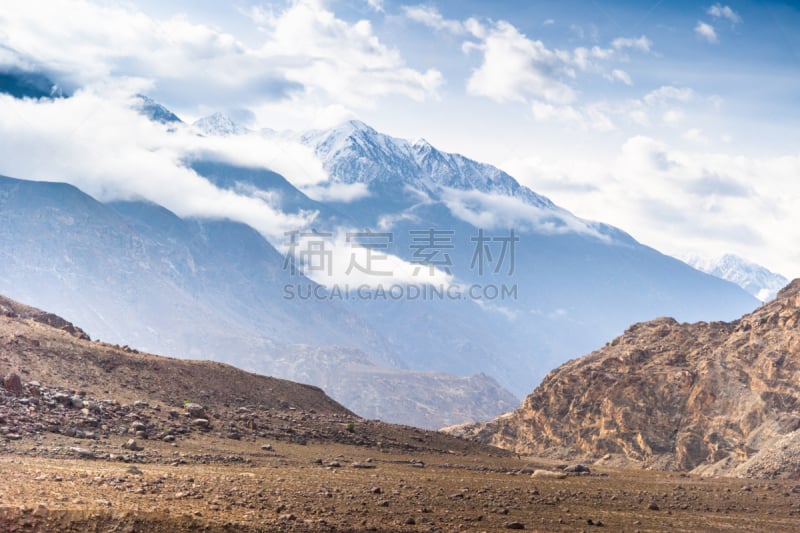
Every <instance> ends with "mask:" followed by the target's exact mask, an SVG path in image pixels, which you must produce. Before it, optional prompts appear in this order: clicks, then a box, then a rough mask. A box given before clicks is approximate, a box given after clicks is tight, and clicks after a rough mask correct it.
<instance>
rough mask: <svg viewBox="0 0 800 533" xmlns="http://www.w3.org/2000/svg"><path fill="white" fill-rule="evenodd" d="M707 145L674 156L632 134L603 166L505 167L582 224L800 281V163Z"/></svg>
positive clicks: (593, 162)
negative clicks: (799, 206)
mask: <svg viewBox="0 0 800 533" xmlns="http://www.w3.org/2000/svg"><path fill="white" fill-rule="evenodd" d="M700 134H701V135H702V132H700ZM705 146H707V145H703V144H700V145H689V146H688V147H687V148H686V149H677V148H675V147H674V146H672V145H670V144H669V143H666V142H664V141H661V140H658V139H656V138H653V137H649V136H636V137H631V138H629V139H628V140H627V141H625V142H624V143H623V144H622V145H621V146H620V148H619V151H618V152H617V153H616V155H611V154H610V155H609V156H606V155H605V154H603V155H602V157H604V158H605V157H607V158H605V159H602V160H601V159H597V158H583V159H581V160H559V159H555V158H547V157H544V156H539V157H536V158H525V159H517V160H511V161H508V162H507V163H504V164H503V168H504V169H505V170H507V171H509V172H510V173H511V174H512V175H514V176H516V177H517V178H518V179H520V181H521V182H523V183H526V184H528V185H530V186H532V187H535V190H537V191H538V192H541V193H543V194H547V195H548V196H550V197H552V198H553V200H554V201H556V202H557V203H558V204H560V205H565V206H569V208H570V209H571V210H572V211H573V212H575V213H576V214H578V215H580V216H581V217H586V218H589V219H595V220H603V221H604V222H607V223H610V224H613V225H615V226H617V227H620V228H624V229H626V230H629V231H631V232H632V233H633V236H634V237H635V238H637V239H638V240H640V241H641V242H643V243H645V244H648V245H651V246H655V247H656V248H657V249H659V250H661V251H663V252H666V253H670V254H673V255H676V256H683V255H685V254H687V253H700V254H703V255H708V254H712V255H714V254H718V255H721V254H724V253H736V254H739V255H741V256H743V257H749V258H752V259H754V260H756V261H757V262H759V263H761V264H764V265H766V266H767V267H769V268H770V269H772V270H774V271H777V272H782V273H783V274H784V275H786V276H790V277H791V276H795V277H796V276H800V269H798V267H797V265H798V264H800V249H798V248H797V246H796V243H797V242H800V213H798V211H797V210H796V208H794V207H793V205H794V204H796V203H797V201H798V199H800V183H798V181H797V180H796V179H794V176H797V175H798V173H800V156H799V155H791V156H782V157H750V156H744V155H740V154H726V153H719V152H715V151H711V150H709V149H708V148H705ZM598 157H600V156H598ZM767 176H768V177H769V178H771V179H765V177H767Z"/></svg>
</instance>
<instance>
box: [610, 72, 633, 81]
mask: <svg viewBox="0 0 800 533" xmlns="http://www.w3.org/2000/svg"><path fill="white" fill-rule="evenodd" d="M611 76H612V77H613V78H614V79H615V80H619V81H621V82H622V83H624V84H625V85H633V80H631V76H630V74H628V73H627V72H625V71H624V70H621V69H618V68H615V69H614V70H612V71H611Z"/></svg>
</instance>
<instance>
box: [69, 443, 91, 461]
mask: <svg viewBox="0 0 800 533" xmlns="http://www.w3.org/2000/svg"><path fill="white" fill-rule="evenodd" d="M69 450H70V451H71V452H72V453H74V454H76V455H77V456H78V457H80V458H82V459H94V452H93V451H92V450H87V449H86V448H79V447H77V446H75V447H72V448H70V449H69Z"/></svg>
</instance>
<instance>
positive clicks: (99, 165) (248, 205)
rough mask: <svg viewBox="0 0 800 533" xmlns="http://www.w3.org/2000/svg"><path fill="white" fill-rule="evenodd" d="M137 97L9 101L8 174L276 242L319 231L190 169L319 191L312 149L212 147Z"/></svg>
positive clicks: (231, 140) (103, 94)
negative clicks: (251, 170) (226, 170)
mask: <svg viewBox="0 0 800 533" xmlns="http://www.w3.org/2000/svg"><path fill="white" fill-rule="evenodd" d="M131 89H132V88H131V87H119V86H114V85H102V86H94V87H89V88H86V89H83V90H81V91H78V92H77V93H76V94H75V95H74V96H73V97H71V98H65V99H56V100H52V101H49V100H41V101H36V100H16V99H13V98H11V97H9V96H6V95H0V109H3V112H2V120H0V137H2V138H3V139H4V141H3V143H0V162H1V163H0V173H2V174H5V175H10V176H16V177H20V178H24V179H33V180H47V181H64V182H67V183H71V184H73V185H75V186H77V187H79V188H80V189H82V190H84V191H85V192H87V193H89V194H90V195H92V196H94V197H96V198H98V199H100V200H114V199H134V198H146V199H148V200H151V201H153V202H156V203H158V204H161V205H163V206H165V207H167V208H168V209H170V210H172V211H174V212H176V213H177V214H178V215H180V216H202V217H208V218H230V219H233V220H238V221H241V222H245V223H247V224H249V225H251V226H253V227H254V228H256V229H257V230H258V231H260V232H261V233H263V234H264V235H265V236H267V237H269V238H271V239H277V238H282V235H283V233H284V232H285V231H287V230H290V229H296V228H298V227H304V226H306V225H308V224H310V223H311V222H312V221H313V219H314V217H315V216H316V213H301V214H300V215H297V216H295V215H286V214H284V213H282V212H280V210H279V209H278V208H277V207H276V206H275V205H273V204H272V202H271V199H270V198H269V197H256V196H252V195H245V194H241V193H240V192H237V191H231V190H221V189H219V188H217V187H215V186H214V185H212V184H211V183H210V182H209V181H207V180H206V179H204V178H202V177H200V176H199V175H197V174H196V173H195V172H194V171H192V170H191V169H190V168H188V167H187V165H186V162H187V160H188V161H191V160H194V159H198V158H202V159H208V160H215V161H228V162H232V163H236V164H240V165H244V166H256V167H261V168H268V169H271V170H275V171H277V172H281V173H283V174H285V175H286V177H287V178H288V179H290V180H292V181H294V182H296V183H299V184H304V183H305V184H313V183H319V182H321V181H324V180H325V179H327V175H326V174H325V172H324V170H323V169H322V165H321V163H320V162H319V161H318V160H317V159H316V157H314V155H313V153H312V152H311V151H310V150H309V149H307V148H306V147H303V146H300V145H296V144H292V143H290V142H288V141H276V140H269V139H265V138H263V137H260V136H257V135H239V136H232V137H202V136H198V135H197V134H196V132H195V130H194V128H192V127H190V126H185V125H170V126H169V128H168V127H167V126H165V125H162V124H158V123H154V122H151V121H149V120H148V119H146V118H145V117H143V116H141V115H140V114H139V113H138V112H136V111H135V110H134V109H132V107H133V105H134V103H135V102H134V101H133V100H132V98H131V97H130V96H129V94H130V91H131ZM120 124H124V125H125V127H120ZM169 130H172V131H169Z"/></svg>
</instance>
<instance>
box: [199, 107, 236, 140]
mask: <svg viewBox="0 0 800 533" xmlns="http://www.w3.org/2000/svg"><path fill="white" fill-rule="evenodd" d="M192 125H193V126H194V127H195V128H197V129H199V130H200V131H202V132H203V133H205V134H206V135H219V136H226V135H241V134H243V133H247V132H248V130H247V128H245V127H243V126H240V125H239V124H237V123H236V122H234V121H233V120H231V119H230V117H228V116H227V115H226V114H224V113H214V114H213V115H209V116H207V117H203V118H201V119H199V120H197V121H195V122H194V124H192Z"/></svg>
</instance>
